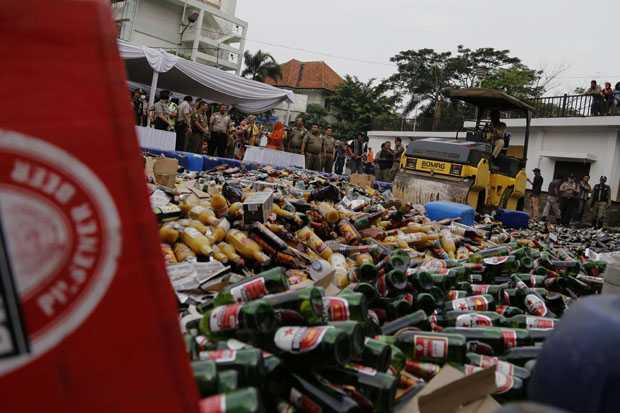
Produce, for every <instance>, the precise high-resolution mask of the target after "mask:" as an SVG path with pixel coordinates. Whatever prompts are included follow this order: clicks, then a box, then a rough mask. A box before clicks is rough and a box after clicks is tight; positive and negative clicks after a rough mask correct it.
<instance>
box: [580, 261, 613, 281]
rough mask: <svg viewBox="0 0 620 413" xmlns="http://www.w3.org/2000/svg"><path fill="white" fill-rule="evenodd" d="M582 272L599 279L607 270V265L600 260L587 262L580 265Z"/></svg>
mask: <svg viewBox="0 0 620 413" xmlns="http://www.w3.org/2000/svg"><path fill="white" fill-rule="evenodd" d="M581 267H582V268H583V271H584V272H585V273H586V274H588V275H589V276H592V277H600V276H601V274H603V273H604V272H605V270H606V269H607V263H606V262H605V261H600V260H588V261H586V262H584V263H582V264H581Z"/></svg>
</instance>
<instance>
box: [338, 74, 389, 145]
mask: <svg viewBox="0 0 620 413" xmlns="http://www.w3.org/2000/svg"><path fill="white" fill-rule="evenodd" d="M398 100H399V97H398V95H396V94H393V93H390V86H389V85H388V84H387V83H386V82H379V83H376V84H375V79H370V80H369V81H368V82H362V81H360V80H359V79H358V78H357V77H356V76H350V75H347V76H345V78H344V82H343V83H342V84H341V85H340V86H338V88H337V89H336V91H335V92H334V94H333V95H332V96H330V97H328V102H329V104H330V105H331V107H332V108H333V110H334V112H335V114H336V119H337V120H338V122H337V124H336V125H335V127H336V131H337V133H338V134H339V135H340V136H341V137H344V138H346V139H352V138H353V137H355V136H356V135H357V134H358V133H365V132H368V131H369V130H371V129H372V126H373V124H374V123H376V122H385V121H388V120H397V119H399V116H398V115H397V114H396V104H397V103H398Z"/></svg>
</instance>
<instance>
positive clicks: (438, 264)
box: [420, 258, 448, 275]
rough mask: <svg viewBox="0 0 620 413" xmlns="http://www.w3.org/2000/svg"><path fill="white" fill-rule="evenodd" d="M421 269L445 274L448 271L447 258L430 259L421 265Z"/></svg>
mask: <svg viewBox="0 0 620 413" xmlns="http://www.w3.org/2000/svg"><path fill="white" fill-rule="evenodd" d="M420 271H427V272H430V273H433V274H442V275H445V274H447V273H448V264H447V263H446V261H445V260H440V259H437V258H434V259H432V260H429V261H427V262H425V263H423V264H422V265H421V266H420Z"/></svg>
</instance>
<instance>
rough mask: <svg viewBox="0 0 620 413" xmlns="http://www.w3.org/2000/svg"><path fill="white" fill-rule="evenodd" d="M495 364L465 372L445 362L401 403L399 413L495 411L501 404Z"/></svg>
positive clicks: (475, 412)
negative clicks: (466, 373)
mask: <svg viewBox="0 0 620 413" xmlns="http://www.w3.org/2000/svg"><path fill="white" fill-rule="evenodd" d="M495 390H496V387H495V366H491V367H489V368H487V369H484V370H480V371H478V372H476V373H474V374H471V375H468V376H465V374H464V373H462V372H461V371H459V370H457V369H456V368H454V367H452V366H450V365H445V366H444V367H443V368H442V369H441V371H440V372H439V374H437V375H436V376H435V377H433V379H432V380H431V381H430V382H429V383H428V384H427V385H426V386H424V388H423V389H422V390H421V391H420V392H419V393H418V394H417V395H415V397H413V398H412V399H411V400H409V401H406V402H403V403H401V404H398V406H397V408H396V409H395V412H397V413H439V412H441V413H494V412H495V411H496V410H497V409H499V408H500V404H499V403H498V402H497V401H495V399H494V398H493V397H491V396H490V394H491V393H493V392H495Z"/></svg>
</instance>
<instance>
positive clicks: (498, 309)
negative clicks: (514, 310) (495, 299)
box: [495, 305, 508, 315]
mask: <svg viewBox="0 0 620 413" xmlns="http://www.w3.org/2000/svg"><path fill="white" fill-rule="evenodd" d="M507 308H508V306H507V305H498V306H497V307H495V312H496V313H497V314H500V315H504V313H505V312H506V309H507Z"/></svg>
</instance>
